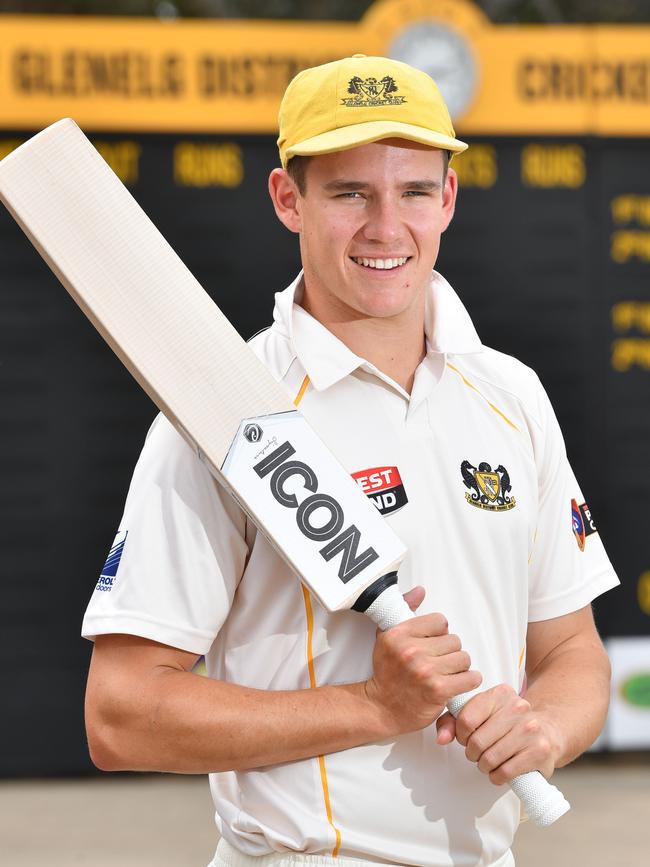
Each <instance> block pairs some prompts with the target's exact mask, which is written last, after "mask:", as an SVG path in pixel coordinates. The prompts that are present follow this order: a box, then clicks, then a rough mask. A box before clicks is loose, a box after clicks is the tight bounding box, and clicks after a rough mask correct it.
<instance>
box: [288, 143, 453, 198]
mask: <svg viewBox="0 0 650 867" xmlns="http://www.w3.org/2000/svg"><path fill="white" fill-rule="evenodd" d="M442 154H443V160H442V186H443V188H444V186H445V182H446V180H447V169H448V168H449V160H450V159H451V151H443V152H442ZM310 160H311V157H305V156H295V157H291V159H290V160H289V162H288V163H287V174H288V175H289V177H290V178H291V180H292V181H293V182H294V184H295V185H296V186H297V187H298V192H299V193H300V195H301V196H304V195H305V193H306V192H307V166H308V165H309V161H310Z"/></svg>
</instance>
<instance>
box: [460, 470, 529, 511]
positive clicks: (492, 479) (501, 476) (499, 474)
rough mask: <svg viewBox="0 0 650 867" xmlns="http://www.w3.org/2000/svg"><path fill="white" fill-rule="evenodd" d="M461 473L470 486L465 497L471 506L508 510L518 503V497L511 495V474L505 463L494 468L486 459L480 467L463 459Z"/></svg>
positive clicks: (489, 509)
mask: <svg viewBox="0 0 650 867" xmlns="http://www.w3.org/2000/svg"><path fill="white" fill-rule="evenodd" d="M460 474H461V476H462V479H463V484H464V485H465V487H466V488H469V493H466V494H465V499H466V500H467V502H468V503H469V504H470V506H476V507H477V508H479V509H486V510H487V511H488V512H507V511H508V510H509V509H514V507H515V506H516V505H517V501H516V499H515V498H514V497H511V496H510V491H511V490H512V485H511V483H510V475H509V473H508V470H507V469H506V468H505V467H504V466H503V464H499V466H498V467H496V469H494V470H493V469H492V466H491V465H490V464H488V463H487V462H486V461H481V463H480V464H479V465H478V467H475V466H474V465H473V464H471V463H470V462H469V461H463V462H462V464H461V465H460Z"/></svg>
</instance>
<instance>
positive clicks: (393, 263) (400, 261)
mask: <svg viewBox="0 0 650 867" xmlns="http://www.w3.org/2000/svg"><path fill="white" fill-rule="evenodd" d="M350 258H351V259H352V261H353V262H356V264H357V265H361V266H362V267H363V268H376V269H377V270H379V271H392V270H394V269H395V268H401V267H402V266H403V265H405V264H406V263H407V262H408V260H409V259H410V258H411V257H410V256H398V257H397V258H395V259H369V258H367V257H366V256H350Z"/></svg>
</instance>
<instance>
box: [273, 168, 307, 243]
mask: <svg viewBox="0 0 650 867" xmlns="http://www.w3.org/2000/svg"><path fill="white" fill-rule="evenodd" d="M269 195H270V196H271V201H272V202H273V207H274V208H275V213H276V214H277V216H278V220H280V222H281V223H284V225H285V226H286V227H287V229H289V231H290V232H296V233H298V232H300V231H302V219H301V214H300V204H301V197H300V193H299V192H298V188H297V187H296V185H295V184H294V182H293V180H292V179H291V178H290V177H289V175H288V174H287V172H286V171H285V170H284V169H273V171H272V172H271V174H270V175H269Z"/></svg>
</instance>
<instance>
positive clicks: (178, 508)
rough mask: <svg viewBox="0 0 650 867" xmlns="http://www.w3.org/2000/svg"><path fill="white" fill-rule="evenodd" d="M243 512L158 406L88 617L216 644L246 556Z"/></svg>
mask: <svg viewBox="0 0 650 867" xmlns="http://www.w3.org/2000/svg"><path fill="white" fill-rule="evenodd" d="M245 530H246V519H245V516H244V514H243V512H242V511H241V510H240V509H239V507H238V506H237V505H236V504H235V502H234V501H233V500H232V499H231V498H230V497H229V496H228V495H227V494H226V493H225V492H224V491H223V490H222V489H221V487H220V486H219V485H218V484H217V482H216V481H215V480H214V479H213V478H212V476H211V475H210V473H209V471H208V470H207V469H206V467H205V466H204V465H203V464H202V463H201V461H200V460H199V459H198V457H197V456H196V455H195V453H194V452H193V451H192V449H191V448H190V446H189V445H187V443H186V442H185V441H184V440H183V438H182V437H181V436H180V434H179V433H178V432H177V431H176V430H175V429H174V427H173V426H172V425H171V424H170V423H169V422H168V421H167V419H166V418H165V417H164V416H162V415H160V416H158V417H157V418H156V420H155V421H154V423H153V425H152V427H151V429H150V431H149V434H148V436H147V439H146V441H145V444H144V447H143V450H142V453H141V455H140V458H139V460H138V463H137V465H136V468H135V471H134V473H133V478H132V480H131V485H130V487H129V492H128V495H127V499H126V505H125V508H124V514H123V516H122V521H121V523H120V526H119V530H118V533H117V536H116V538H115V541H114V543H113V546H112V547H111V549H110V551H109V554H108V557H107V560H106V563H105V564H104V567H103V569H102V572H101V575H100V577H99V580H98V583H97V586H96V589H95V591H94V593H93V595H92V597H91V600H90V603H89V605H88V608H87V610H86V614H85V617H84V620H83V625H82V635H83V636H84V637H85V638H89V639H91V640H92V639H94V638H95V636H97V635H101V634H108V633H126V634H131V635H138V636H141V637H143V638H149V639H151V640H153V641H159V642H161V643H163V644H168V645H170V646H172V647H178V648H180V649H182V650H187V651H189V652H192V653H197V654H205V653H207V652H208V650H209V649H210V646H211V645H212V642H213V641H214V638H215V637H216V635H217V633H218V631H219V629H220V628H221V625H222V624H223V622H224V620H225V618H226V616H227V614H228V612H229V610H230V607H231V604H232V599H233V596H234V593H235V590H236V589H237V585H238V583H239V580H240V578H241V575H242V573H243V571H244V568H245V565H246V558H247V555H248V549H247V545H246V539H245Z"/></svg>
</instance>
